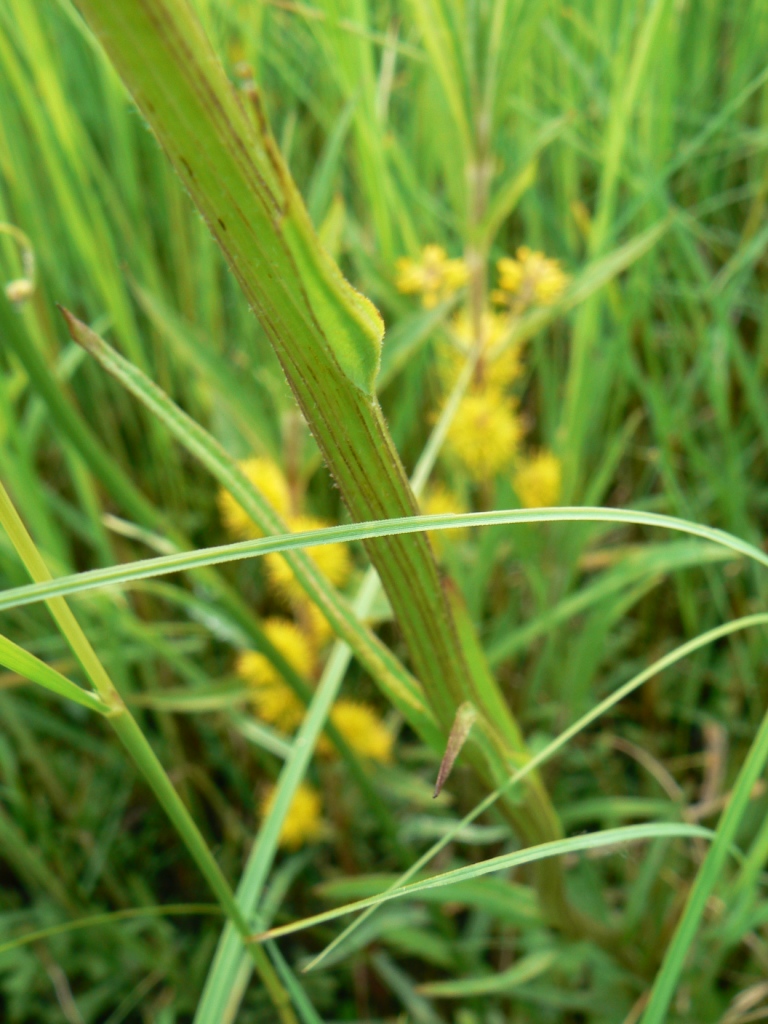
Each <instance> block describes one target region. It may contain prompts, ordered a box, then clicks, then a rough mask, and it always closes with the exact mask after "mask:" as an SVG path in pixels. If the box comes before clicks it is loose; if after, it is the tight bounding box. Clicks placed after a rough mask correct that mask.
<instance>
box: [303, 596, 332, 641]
mask: <svg viewBox="0 0 768 1024" xmlns="http://www.w3.org/2000/svg"><path fill="white" fill-rule="evenodd" d="M297 611H298V612H299V614H300V615H302V616H303V617H304V620H305V623H306V628H307V629H308V631H309V633H310V635H311V637H312V642H313V644H314V645H315V647H316V648H317V649H318V650H320V649H321V648H322V647H325V645H326V644H327V643H328V641H329V640H330V639H331V637H332V636H333V627H332V626H331V624H330V622H329V621H328V619H326V617H325V616H324V615H323V613H322V612H321V611H320V609H319V608H318V607H317V605H316V604H314V603H313V602H312V601H304V602H302V603H301V604H299V605H298V607H297Z"/></svg>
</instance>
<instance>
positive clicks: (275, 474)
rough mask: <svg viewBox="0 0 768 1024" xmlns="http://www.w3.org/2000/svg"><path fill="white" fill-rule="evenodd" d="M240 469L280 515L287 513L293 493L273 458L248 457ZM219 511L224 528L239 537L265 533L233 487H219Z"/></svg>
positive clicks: (249, 538)
mask: <svg viewBox="0 0 768 1024" xmlns="http://www.w3.org/2000/svg"><path fill="white" fill-rule="evenodd" d="M238 465H239V467H240V469H241V470H242V471H243V473H244V474H245V475H246V477H247V478H248V479H249V480H250V482H251V483H252V484H253V486H254V487H255V488H256V490H257V491H259V492H260V493H261V495H262V497H264V498H266V500H267V502H268V503H269V504H270V505H271V506H272V509H273V510H274V511H275V512H277V514H278V515H279V516H283V517H285V516H287V515H288V514H289V512H290V508H291V494H290V490H289V488H288V481H287V480H286V479H285V476H284V474H283V471H282V470H281V469H280V467H279V466H278V465H277V463H276V462H273V461H272V459H267V458H255V459H244V460H243V461H242V462H240V463H238ZM218 504H219V515H220V516H221V521H222V523H223V525H224V529H225V530H226V531H227V533H228V534H230V536H232V537H234V538H235V539H236V540H255V539H256V538H257V537H263V536H264V534H263V532H262V530H261V529H260V528H259V527H258V526H257V525H256V523H254V521H253V520H252V519H251V517H250V516H249V515H248V513H247V512H246V511H245V509H244V508H243V506H242V505H241V504H240V502H239V501H237V500H236V499H235V498H234V497H233V496H232V495H231V494H230V493H229V491H225V490H221V491H219V497H218Z"/></svg>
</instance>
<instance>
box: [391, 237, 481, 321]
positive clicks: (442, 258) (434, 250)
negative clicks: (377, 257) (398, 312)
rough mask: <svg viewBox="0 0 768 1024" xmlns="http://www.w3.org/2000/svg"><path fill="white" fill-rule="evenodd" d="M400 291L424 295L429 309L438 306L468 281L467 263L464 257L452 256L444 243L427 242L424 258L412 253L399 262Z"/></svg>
mask: <svg viewBox="0 0 768 1024" xmlns="http://www.w3.org/2000/svg"><path fill="white" fill-rule="evenodd" d="M396 269H397V278H396V282H395V283H396V285H397V290H398V291H400V292H402V293H403V294H404V295H421V304H422V306H424V308H425V309H434V307H435V306H436V305H437V304H438V302H442V301H443V300H444V299H448V298H450V297H451V295H453V294H454V293H455V292H457V291H458V290H459V288H463V286H464V285H465V284H466V283H467V277H468V273H467V265H466V263H465V262H464V260H461V259H449V258H448V256H447V254H446V251H445V249H443V247H442V246H441V245H425V246H424V248H423V249H422V251H421V259H420V260H413V259H411V258H410V257H408V256H404V257H403V258H402V259H399V260H398V261H397V264H396Z"/></svg>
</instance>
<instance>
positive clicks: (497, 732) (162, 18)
mask: <svg viewBox="0 0 768 1024" xmlns="http://www.w3.org/2000/svg"><path fill="white" fill-rule="evenodd" d="M80 6H81V8H82V9H83V11H84V13H85V15H86V18H87V20H88V21H89V23H90V24H91V26H92V28H93V29H94V30H95V32H96V34H97V35H98V37H99V38H100V39H101V41H102V43H103V44H104V46H105V48H106V50H107V53H108V54H109V56H110V57H111V58H112V60H113V61H114V63H115V65H116V67H117V69H118V71H119V72H120V74H121V75H122V77H123V79H124V81H125V82H126V84H127V85H128V87H129V89H130V90H131V92H132V93H133V95H134V98H135V100H136V102H137V103H138V105H139V107H140V109H141V110H142V112H143V114H144V115H145V117H146V118H147V120H148V121H149V123H150V125H151V126H152V128H153V129H154V131H155V133H156V135H157V137H158V139H159V141H160V143H161V144H162V145H163V147H164V148H165V150H166V152H167V154H168V156H169V158H170V159H171V161H172V163H173V165H174V167H175V169H176V170H177V172H178V174H179V176H180V177H181V178H182V180H183V182H184V184H185V186H186V187H187V189H188V190H189V192H190V194H191V195H192V198H193V200H194V201H195V203H196V205H197V206H198V208H199V210H200V211H201V213H202V214H203V216H204V218H205V219H206V221H207V223H208V225H209V228H210V230H211V232H212V233H213V235H214V236H215V238H216V240H217V241H218V243H219V245H220V246H221V248H222V250H223V252H224V254H225V256H226V258H227V260H228V262H229V264H230V267H231V268H232V271H233V273H234V274H235V276H236V277H237V279H238V281H239V282H240V284H241V286H242V289H243V291H244V293H245V295H246V297H247V299H248V301H249V302H250V304H251V305H252V307H253V308H254V310H255V312H256V313H257V315H258V316H259V318H260V320H261V322H262V324H263V326H264V329H265V331H266V333H267V335H268V336H269V338H270V341H271V342H272V345H273V347H274V349H275V352H276V353H277V355H278V358H279V359H280V361H281V363H282V366H283V369H284V371H285V374H286V377H287V379H288V382H289V384H290V385H291V388H292V390H293V392H294V395H295V397H296V399H297V401H298V403H299V405H300V407H301V409H302V412H303V413H304V416H305V418H306V420H307V422H308V424H309V426H310V429H311V430H312V432H313V434H314V436H315V439H316V441H317V443H318V445H319V447H320V449H321V451H322V453H323V456H324V458H325V461H326V463H327V465H328V466H329V468H330V470H331V472H332V474H333V476H334V477H335V479H336V482H337V484H338V486H339V488H340V491H341V493H342V496H343V498H344V500H345V503H346V505H347V507H348V508H349V510H350V513H351V514H352V517H353V518H354V519H356V520H365V519H376V520H378V519H390V518H395V517H399V516H408V515H414V514H415V513H416V505H415V501H414V499H413V495H412V494H411V491H410V488H409V486H408V481H407V478H406V475H405V473H404V470H403V467H402V465H401V463H400V460H399V458H398V455H397V452H396V451H395V448H394V446H393V444H392V441H391V439H390V437H389V434H388V432H387V429H386V426H385V423H384V420H383V416H382V414H381V410H380V408H379V405H378V402H377V401H376V397H375V392H374V378H375V373H376V369H377V365H378V356H379V348H380V340H381V331H382V327H381V323H380V320H379V319H378V315H377V314H376V312H375V310H374V309H373V307H372V306H371V305H370V303H368V302H367V300H365V299H363V297H362V296H360V295H358V293H356V292H355V291H354V290H353V289H352V288H351V287H350V286H349V284H348V283H347V282H346V281H345V280H344V279H343V278H342V276H341V274H340V272H339V271H338V268H337V267H336V266H335V264H333V263H332V261H331V260H330V258H329V257H328V256H327V254H325V253H324V251H323V250H322V248H321V247H320V245H319V244H318V242H317V239H316V237H315V234H314V231H313V229H312V226H311V223H310V221H309V217H308V215H307V213H306V210H305V208H304V205H303V202H302V200H301V197H300V196H299V194H298V191H297V189H296V187H295V185H294V183H293V181H292V179H291V177H290V174H289V172H288V170H287V168H286V167H285V165H284V163H283V161H282V158H281V156H280V154H279V152H278V150H277V147H276V146H275V144H274V141H273V140H272V137H271V135H270V133H269V130H268V127H267V124H266V121H265V120H264V118H263V115H262V114H261V112H260V111H259V112H258V114H259V118H260V121H259V124H258V125H255V124H254V123H253V121H252V120H251V119H249V118H248V117H247V116H246V113H245V111H244V109H243V107H242V106H241V103H240V101H239V100H238V98H237V96H236V94H235V92H234V90H233V89H232V88H231V86H230V84H229V82H228V81H227V79H226V76H225V74H224V72H223V69H222V68H221V66H220V64H219V63H218V61H216V59H215V57H214V55H213V53H212V52H211V49H210V45H209V43H208V41H207V39H206V37H205V34H204V32H203V30H202V27H201V26H200V24H199V22H197V20H196V19H195V18H194V16H193V15H192V13H191V10H190V8H189V7H188V6H187V4H186V3H185V2H184V0H123V2H121V3H119V4H115V3H112V2H111V0H82V2H81V4H80ZM480 273H481V271H479V270H478V271H477V274H478V275H479V274H480ZM480 280H481V279H480V278H479V277H478V281H480ZM476 287H477V288H478V289H479V288H480V284H477V285H476ZM367 549H368V552H369V555H370V558H371V561H372V562H373V564H374V565H375V567H376V569H377V571H378V573H379V575H380V577H381V580H382V583H383V585H384V588H385V590H386V592H387V594H388V597H389V599H390V602H391V604H392V607H393V609H394V611H395V615H396V617H397V620H398V623H399V625H400V628H401V630H402V633H403V635H404V638H405V641H406V643H407V646H408V649H409V652H410V655H411V659H412V661H413V665H414V668H415V671H416V674H417V675H418V677H419V678H420V680H421V682H422V684H423V687H424V690H425V693H426V695H427V698H428V701H429V704H430V705H431V708H432V711H433V713H434V715H435V717H436V718H437V720H438V721H439V722H440V724H441V726H442V728H443V730H444V733H445V735H446V736H447V735H448V733H449V732H450V729H451V726H452V723H453V720H454V715H455V711H456V708H457V707H458V706H459V705H460V704H461V703H462V702H463V701H465V700H471V701H472V702H473V704H475V706H476V707H477V708H478V714H479V716H480V719H481V720H482V727H480V721H479V723H478V726H479V727H478V728H477V730H473V733H472V735H471V736H470V739H469V740H468V742H467V744H466V752H467V753H466V756H467V758H468V759H469V760H470V761H471V763H472V764H473V766H474V767H475V769H476V771H477V772H478V773H479V775H480V776H481V778H482V779H483V780H484V781H485V783H486V784H488V785H496V784H497V783H498V781H499V778H500V777H506V776H508V774H509V772H510V770H511V767H512V765H513V764H516V763H519V762H520V760H521V759H525V758H527V756H528V755H527V753H526V752H525V749H524V746H523V744H522V742H521V740H520V735H519V730H518V729H517V725H516V724H515V722H514V719H513V718H512V716H511V713H510V711H509V709H508V707H507V706H506V704H505V702H504V701H503V700H502V698H501V695H500V693H499V691H498V690H497V689H496V690H495V692H496V695H497V696H496V699H494V700H493V701H492V702H491V704H492V706H490V705H489V703H488V699H487V698H488V695H489V693H490V692H491V691H490V690H489V686H493V687H494V688H495V682H493V680H492V677H490V674H489V673H488V670H487V666H486V667H485V669H484V671H483V669H482V659H478V658H477V657H474V656H473V657H472V658H470V657H469V656H468V655H467V652H466V650H465V646H466V645H465V642H464V641H463V640H462V639H460V630H459V628H458V626H457V623H456V621H455V618H454V613H453V611H452V609H451V607H450V606H449V604H448V602H447V600H446V596H445V594H444V592H443V588H442V586H441V583H440V579H439V576H438V572H437V567H436V564H435V561H434V558H433V555H432V552H431V550H430V547H429V544H428V541H427V540H426V538H425V537H423V536H422V535H416V534H413V535H401V536H392V537H388V538H381V539H377V540H376V541H371V542H367ZM461 632H462V634H464V633H465V632H466V630H462V631H461ZM475 643H476V639H475ZM477 650H479V644H478V645H477ZM505 810H506V813H507V816H508V818H509V820H510V821H511V822H512V823H513V824H514V826H515V828H516V829H517V830H518V832H519V833H520V834H521V836H522V837H523V839H524V841H526V842H540V841H542V840H546V839H552V838H557V837H558V836H559V834H560V830H559V824H558V821H557V816H556V815H555V813H554V810H553V808H552V805H551V803H550V801H549V799H548V797H547V795H546V792H545V791H544V789H543V786H542V785H541V783H540V781H535V780H533V785H532V787H531V789H530V790H529V800H528V803H527V804H522V805H518V804H516V803H513V802H512V801H509V802H507V803H506V804H505ZM541 889H542V899H543V902H544V905H545V907H546V909H547V911H548V914H549V916H550V918H551V919H552V920H553V921H555V922H556V923H559V924H560V925H562V926H563V927H572V926H573V915H572V913H571V911H570V910H569V908H568V907H567V905H566V904H565V902H564V900H563V895H562V884H561V882H560V883H558V882H557V880H556V879H554V878H553V877H552V875H551V871H550V872H549V878H548V881H547V883H545V884H542V887H541Z"/></svg>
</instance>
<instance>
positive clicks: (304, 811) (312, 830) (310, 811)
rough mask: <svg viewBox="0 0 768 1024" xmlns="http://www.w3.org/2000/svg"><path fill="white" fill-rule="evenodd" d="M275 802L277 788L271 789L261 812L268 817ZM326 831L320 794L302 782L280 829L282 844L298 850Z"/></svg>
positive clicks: (319, 837) (280, 841) (288, 848)
mask: <svg viewBox="0 0 768 1024" xmlns="http://www.w3.org/2000/svg"><path fill="white" fill-rule="evenodd" d="M274 804H275V788H274V787H272V789H270V790H269V792H268V793H267V795H266V797H265V799H264V802H263V804H262V808H261V813H262V816H263V817H264V818H266V817H267V816H268V815H269V814H270V812H271V811H272V808H273V807H274ZM324 831H325V826H324V823H323V819H322V805H321V802H320V794H319V793H318V792H317V790H315V789H313V788H312V786H310V785H308V784H307V783H306V782H302V783H301V785H300V786H299V787H298V788H297V790H296V792H295V793H294V796H293V800H292V801H291V806H290V808H289V809H288V814H287V815H286V816H285V821H284V822H283V827H282V828H281V829H280V838H279V843H280V846H282V847H284V848H285V849H286V850H298V849H299V847H301V846H303V845H304V844H305V843H314V842H316V841H317V840H318V839H321V838H322V836H323V833H324Z"/></svg>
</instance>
